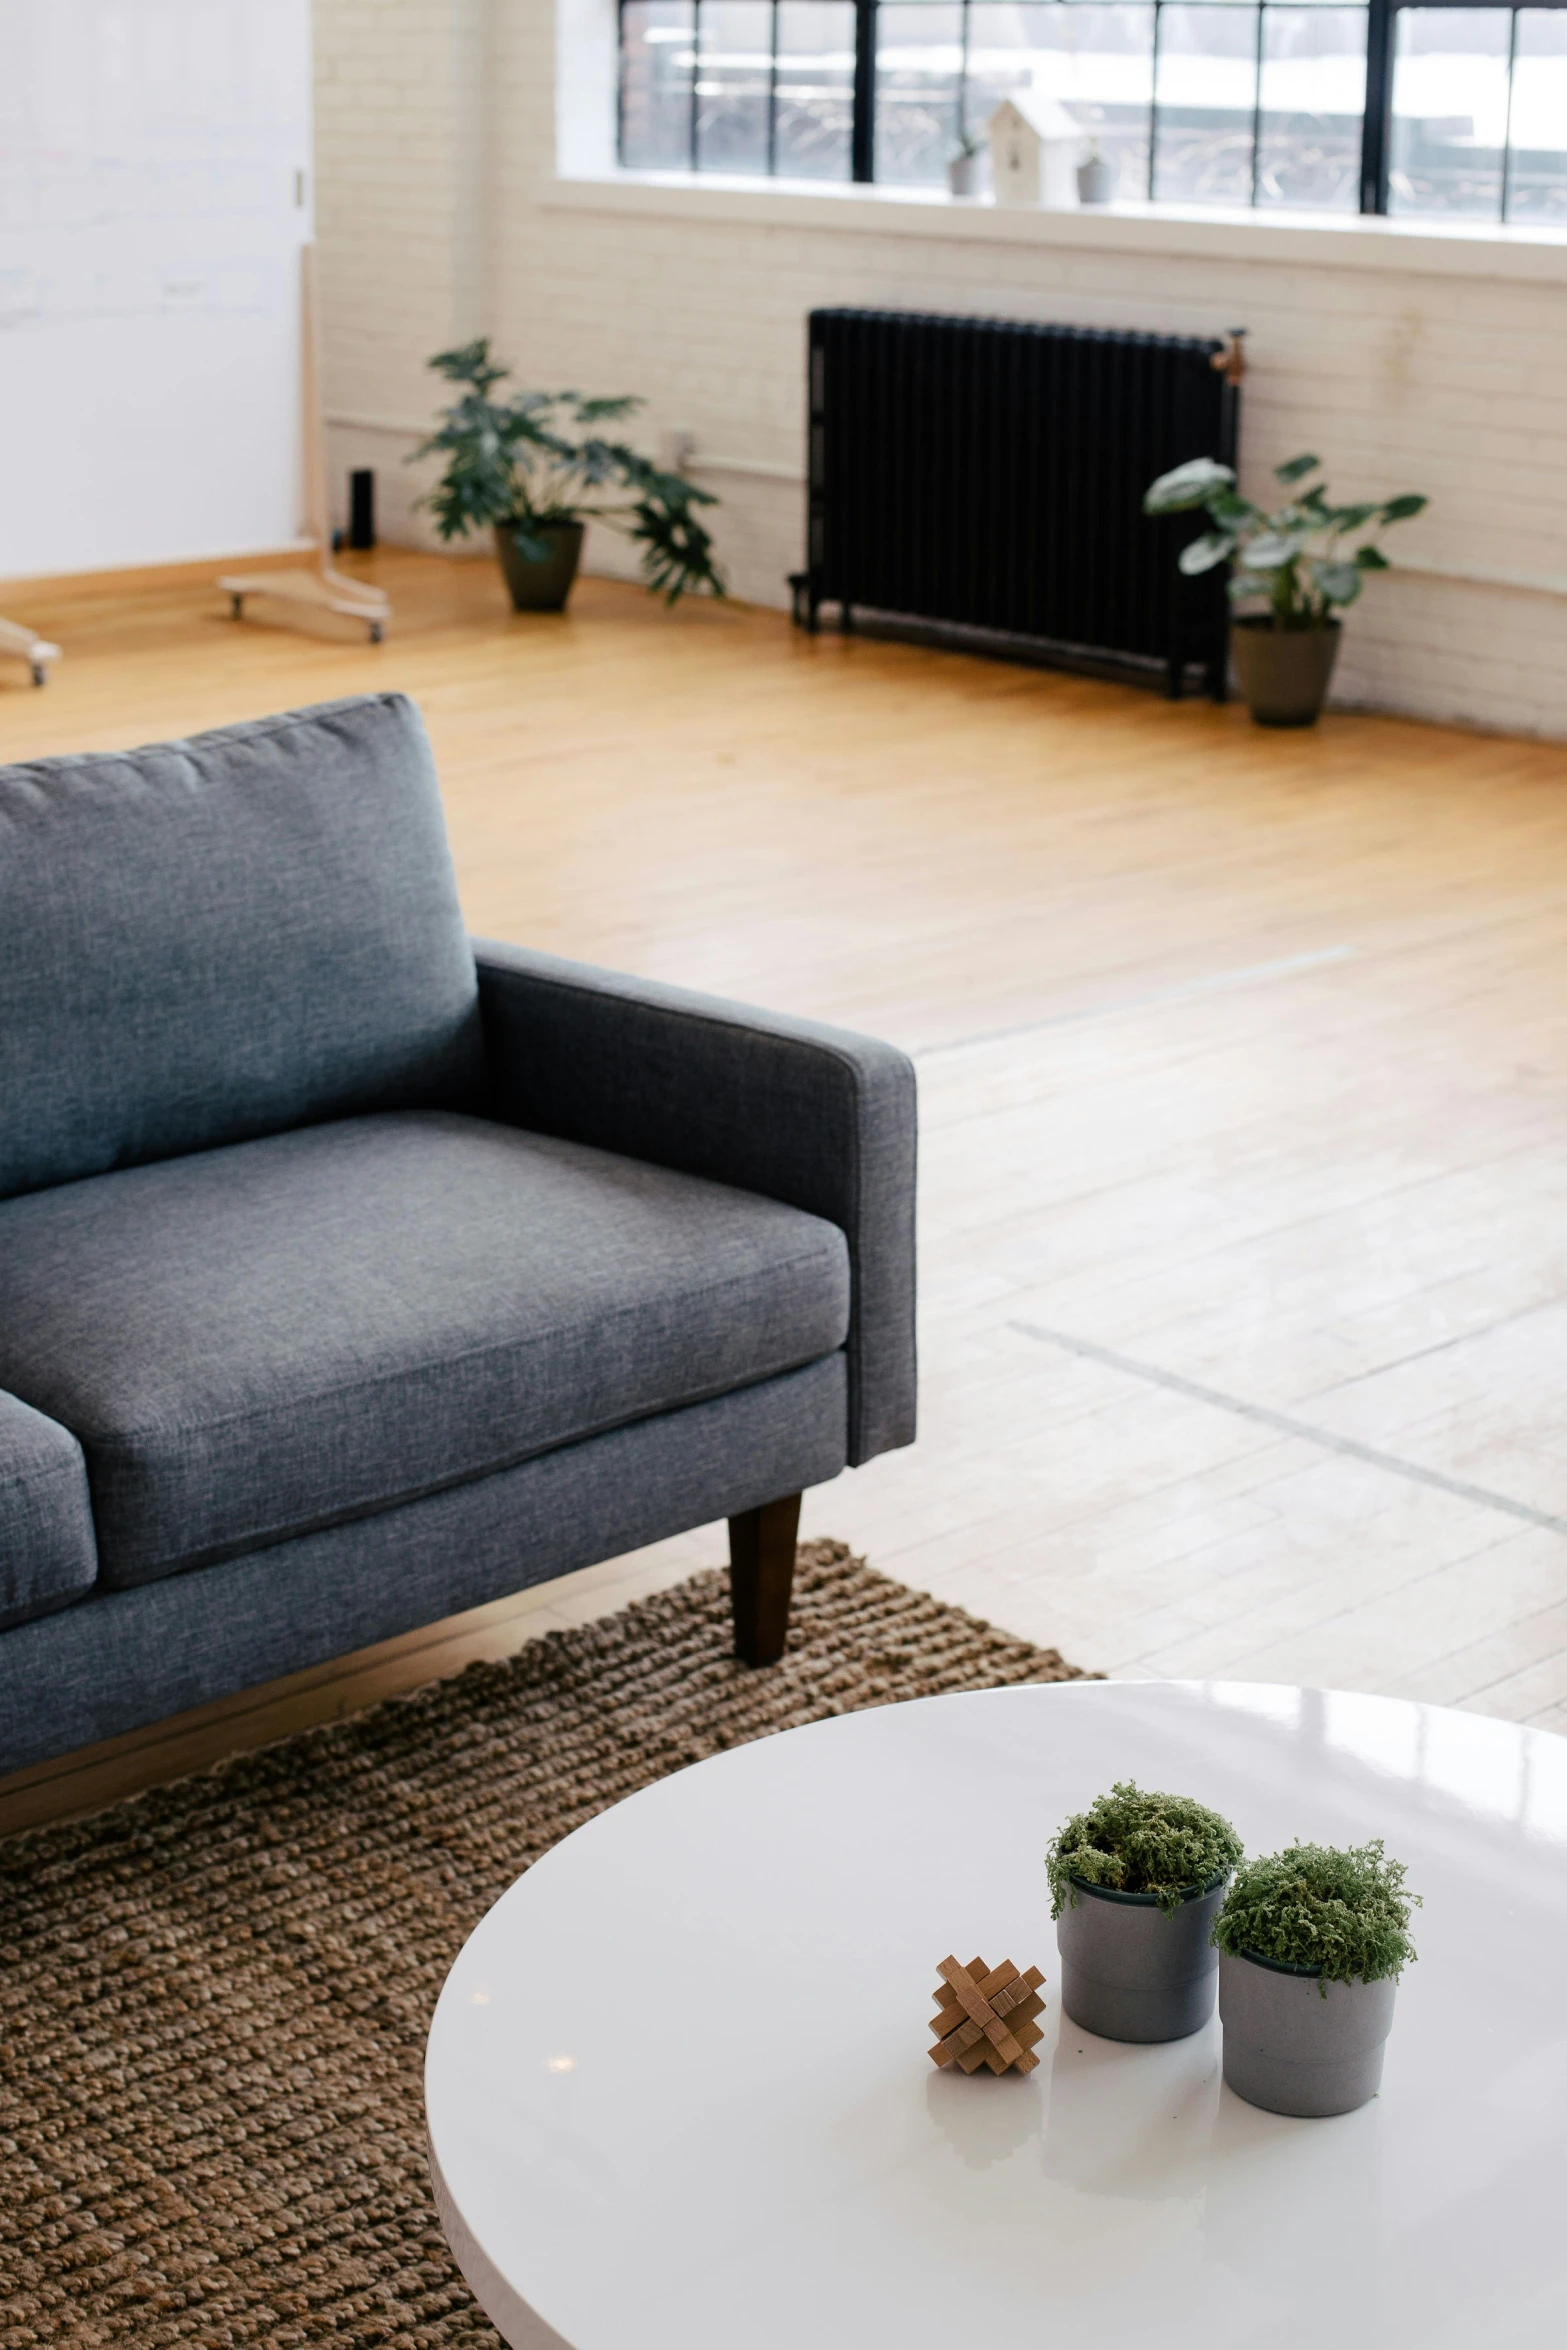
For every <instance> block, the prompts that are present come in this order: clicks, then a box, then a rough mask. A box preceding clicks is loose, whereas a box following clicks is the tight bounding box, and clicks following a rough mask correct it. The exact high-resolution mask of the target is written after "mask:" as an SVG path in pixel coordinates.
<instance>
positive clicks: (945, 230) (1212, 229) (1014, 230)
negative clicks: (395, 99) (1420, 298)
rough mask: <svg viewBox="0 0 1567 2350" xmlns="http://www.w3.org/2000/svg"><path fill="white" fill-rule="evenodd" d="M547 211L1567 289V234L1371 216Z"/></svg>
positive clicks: (906, 195)
mask: <svg viewBox="0 0 1567 2350" xmlns="http://www.w3.org/2000/svg"><path fill="white" fill-rule="evenodd" d="M537 200H538V202H539V204H540V205H541V206H542V207H543V208H544V209H545V210H554V211H567V212H612V213H620V214H626V213H631V214H635V215H638V216H640V217H641V218H643V219H646V220H683V221H700V222H703V223H707V222H714V221H733V222H736V223H739V224H741V225H745V226H750V227H759V228H800V229H853V230H856V231H858V232H859V233H860V234H861V235H864V234H867V233H869V234H872V235H877V236H898V237H941V238H945V239H949V240H952V241H956V242H959V243H968V244H991V245H1032V246H1047V245H1054V246H1058V247H1060V248H1062V249H1063V250H1068V251H1080V252H1081V251H1087V252H1098V253H1156V254H1186V255H1191V256H1196V257H1198V258H1200V259H1210V260H1218V259H1223V260H1228V261H1234V260H1247V261H1271V262H1277V263H1283V264H1286V265H1288V264H1294V265H1296V266H1299V267H1306V268H1321V267H1323V266H1324V265H1326V266H1328V267H1330V268H1331V267H1338V268H1346V267H1347V268H1351V269H1373V270H1384V271H1393V272H1398V273H1403V274H1407V273H1409V272H1411V271H1413V272H1416V273H1419V274H1420V275H1423V276H1431V277H1486V278H1508V279H1516V280H1522V281H1525V282H1531V281H1532V282H1534V283H1536V284H1539V283H1544V284H1553V285H1567V230H1563V229H1548V228H1531V227H1524V226H1521V225H1519V226H1514V227H1508V228H1498V227H1496V226H1494V225H1492V224H1490V223H1488V222H1485V221H1462V220H1387V219H1375V218H1370V217H1367V216H1366V215H1364V214H1361V213H1325V212H1299V213H1282V212H1267V213H1257V212H1251V211H1218V210H1209V209H1206V208H1204V209H1201V210H1199V209H1198V208H1196V207H1195V206H1177V205H1171V204H1158V205H1154V204H1107V205H1095V206H1094V207H1092V208H1091V209H1089V208H1087V207H1085V208H1084V209H1082V210H1072V211H1060V212H1050V211H1045V210H1043V209H1040V210H1033V209H1023V208H1017V209H1014V208H1011V207H1006V206H997V205H995V204H992V203H990V202H988V201H987V200H985V199H976V198H973V197H952V196H948V195H946V194H945V193H944V192H943V191H942V190H941V189H939V188H895V187H879V186H870V187H867V186H864V185H848V184H845V183H842V182H826V181H823V182H815V181H810V180H781V179H780V180H754V179H731V178H728V177H725V176H723V175H721V174H719V173H717V172H712V173H708V172H702V173H695V172H630V171H625V172H611V173H605V174H602V175H599V176H596V177H584V178H565V177H560V176H554V177H550V178H546V179H545V180H544V181H543V183H542V185H541V186H540V188H539V191H538V199H537Z"/></svg>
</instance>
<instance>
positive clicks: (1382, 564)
mask: <svg viewBox="0 0 1567 2350" xmlns="http://www.w3.org/2000/svg"><path fill="white" fill-rule="evenodd" d="M1355 561H1356V562H1357V563H1358V564H1359V566H1360V568H1361V570H1362V571H1391V570H1392V568H1393V566H1392V564H1391V563H1390V562H1389V561H1388V559H1387V557H1386V556H1385V555H1384V554H1383V552H1382V550H1381V548H1380V547H1357V548H1356V549H1355Z"/></svg>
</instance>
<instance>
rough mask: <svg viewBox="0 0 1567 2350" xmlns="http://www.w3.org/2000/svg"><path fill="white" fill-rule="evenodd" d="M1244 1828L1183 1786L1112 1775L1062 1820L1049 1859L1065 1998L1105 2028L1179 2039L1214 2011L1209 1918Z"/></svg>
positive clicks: (1133, 2036) (1075, 2017)
mask: <svg viewBox="0 0 1567 2350" xmlns="http://www.w3.org/2000/svg"><path fill="white" fill-rule="evenodd" d="M1240 1857H1241V1845H1240V1839H1239V1837H1238V1836H1237V1835H1236V1833H1235V1830H1234V1829H1233V1828H1232V1827H1231V1826H1230V1823H1229V1821H1228V1820H1224V1819H1221V1818H1220V1817H1219V1814H1218V1813H1217V1812H1216V1811H1209V1810H1208V1809H1207V1807H1206V1806H1205V1805H1204V1804H1201V1803H1194V1802H1193V1801H1192V1800H1191V1798H1190V1797H1189V1796H1185V1795H1160V1794H1157V1793H1153V1792H1149V1791H1146V1790H1144V1789H1143V1788H1141V1787H1139V1786H1137V1785H1136V1783H1135V1782H1134V1781H1133V1780H1130V1779H1119V1780H1117V1782H1116V1784H1115V1786H1114V1787H1113V1788H1112V1789H1111V1791H1110V1793H1109V1794H1108V1795H1101V1796H1100V1797H1099V1798H1098V1800H1097V1801H1096V1802H1094V1803H1092V1804H1090V1805H1089V1807H1088V1809H1087V1811H1084V1812H1078V1813H1076V1814H1074V1816H1073V1817H1072V1818H1071V1819H1069V1820H1067V1821H1066V1822H1065V1823H1064V1825H1063V1826H1062V1828H1061V1830H1060V1832H1059V1834H1058V1835H1057V1837H1056V1839H1055V1842H1054V1843H1053V1844H1052V1845H1051V1847H1050V1851H1049V1854H1048V1856H1047V1858H1046V1862H1045V1866H1046V1868H1047V1870H1048V1871H1049V1876H1050V1892H1051V1901H1052V1909H1051V1914H1052V1916H1053V1917H1054V1918H1055V1920H1056V1946H1057V1948H1058V1949H1059V1951H1060V1953H1061V2005H1062V2008H1063V2010H1064V2011H1065V2013H1066V2014H1067V2015H1069V2016H1070V2017H1071V2019H1072V2021H1073V2023H1075V2024H1081V2025H1082V2027H1083V2029H1084V2031H1087V2032H1097V2033H1098V2034H1099V2035H1100V2037H1101V2038H1103V2039H1106V2040H1144V2041H1147V2040H1184V2039H1185V2038H1186V2037H1187V2035H1188V2033H1191V2032H1200V2031H1201V2030H1202V2027H1203V2025H1204V2024H1205V2023H1206V2022H1207V2021H1208V2018H1209V2017H1210V2016H1211V2015H1212V2013H1213V1995H1214V1985H1215V1978H1216V1975H1217V1971H1218V1963H1219V1962H1218V1957H1217V1954H1216V1952H1215V1951H1214V1948H1213V1922H1214V1918H1215V1917H1216V1915H1217V1913H1218V1909H1219V1904H1220V1902H1221V1901H1222V1900H1223V1898H1224V1888H1225V1886H1226V1885H1227V1884H1228V1882H1229V1879H1230V1874H1231V1871H1232V1870H1233V1869H1234V1867H1235V1865H1236V1863H1237V1862H1238V1861H1239V1859H1240Z"/></svg>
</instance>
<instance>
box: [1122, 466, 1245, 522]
mask: <svg viewBox="0 0 1567 2350" xmlns="http://www.w3.org/2000/svg"><path fill="white" fill-rule="evenodd" d="M1234 486H1235V471H1234V468H1233V466H1229V465H1220V464H1219V463H1217V461H1216V460H1215V459H1214V458H1212V457H1192V458H1189V459H1188V461H1187V462H1186V464H1184V465H1177V466H1175V467H1174V468H1173V469H1172V471H1170V472H1169V473H1161V474H1160V476H1159V478H1158V480H1157V481H1156V482H1154V483H1153V484H1152V485H1151V486H1150V488H1149V489H1148V492H1147V494H1146V495H1145V497H1144V499H1143V512H1144V513H1145V514H1185V513H1189V512H1190V510H1191V508H1192V507H1193V506H1205V505H1206V504H1207V502H1208V500H1209V499H1210V498H1211V497H1216V496H1218V495H1219V494H1220V493H1221V492H1222V491H1224V490H1229V489H1233V488H1234Z"/></svg>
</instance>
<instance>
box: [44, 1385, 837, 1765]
mask: <svg viewBox="0 0 1567 2350" xmlns="http://www.w3.org/2000/svg"><path fill="white" fill-rule="evenodd" d="M843 1426H844V1361H843V1356H842V1355H841V1354H836V1355H829V1356H828V1357H827V1358H826V1360H825V1361H823V1362H819V1363H813V1364H811V1365H810V1366H809V1367H808V1368H807V1369H805V1370H802V1371H793V1372H790V1373H788V1374H787V1375H786V1376H785V1377H783V1378H780V1379H771V1380H768V1381H766V1382H765V1383H763V1384H762V1385H760V1386H757V1387H745V1388H741V1389H740V1390H739V1391H738V1392H737V1393H735V1394H733V1395H726V1396H722V1397H720V1398H718V1400H717V1401H715V1402H712V1403H702V1404H695V1405H692V1406H691V1407H690V1408H689V1409H688V1410H685V1411H680V1412H672V1413H669V1414H667V1415H665V1416H663V1417H661V1418H659V1419H654V1420H641V1421H638V1422H637V1423H636V1425H635V1426H634V1427H628V1428H621V1429H617V1430H615V1431H614V1433H612V1434H610V1435H607V1436H596V1437H591V1438H590V1439H589V1440H588V1441H587V1442H586V1443H584V1444H574V1445H568V1446H566V1447H565V1448H564V1449H563V1450H561V1451H559V1452H552V1453H547V1454H546V1455H545V1456H544V1457H543V1458H542V1459H541V1460H536V1461H529V1462H527V1463H526V1464H525V1465H524V1466H522V1467H521V1468H515V1469H506V1470H502V1471H501V1472H500V1473H499V1474H498V1475H496V1476H493V1477H486V1478H483V1479H481V1480H480V1481H479V1482H477V1483H474V1484H469V1485H461V1486H457V1487H454V1488H451V1489H449V1490H447V1491H446V1492H444V1493H437V1494H432V1495H429V1496H427V1497H426V1498H425V1499H424V1500H422V1501H415V1502H410V1503H408V1504H407V1505H406V1506H405V1507H404V1508H402V1509H396V1510H387V1511H384V1512H382V1514H381V1515H380V1516H378V1517H374V1518H361V1519H358V1520H357V1521H355V1522H354V1523H353V1524H351V1525H343V1526H335V1527H332V1528H330V1529H329V1530H328V1531H326V1532H324V1533H317V1534H307V1535H305V1536H303V1537H302V1538H301V1539H300V1540H298V1541H295V1542H286V1543H281V1544H279V1545H278V1546H277V1547H276V1548H275V1549H272V1550H264V1551H257V1552H254V1553H252V1554H251V1556H249V1557H248V1558H242V1559H231V1560H229V1561H228V1562H227V1563H226V1564H225V1565H223V1566H216V1567H202V1568H198V1569H197V1570H196V1571H195V1572H194V1573H192V1574H188V1575H177V1576H174V1577H172V1578H171V1579H170V1580H168V1581H166V1582H161V1583H148V1584H143V1585H142V1586H141V1587H140V1588H139V1589H137V1590H134V1591H110V1592H102V1593H99V1594H97V1595H95V1596H94V1597H93V1598H91V1599H87V1600H84V1601H83V1602H82V1603H81V1605H80V1606H78V1607H73V1608H67V1609H66V1610H65V1612H64V1613H63V1614H61V1615H58V1616H52V1617H50V1618H49V1620H48V1621H47V1622H46V1623H41V1624H28V1625H24V1626H23V1627H22V1629H21V1630H20V1631H17V1632H10V1633H7V1634H6V1635H5V1637H4V1638H3V1639H0V1771H12V1770H20V1769H21V1768H22V1767H23V1765H24V1764H27V1763H33V1762H40V1761H42V1760H44V1759H45V1757H47V1756H49V1755H53V1754H64V1753H67V1752H68V1751H69V1750H70V1749H71V1748H72V1747H75V1746H82V1745H85V1744H87V1743H88V1741H90V1740H92V1739H95V1738H108V1737H111V1736H113V1735H115V1734H116V1733H118V1732H120V1731H123V1730H132V1729H135V1728H137V1727H138V1726H139V1725H140V1724H141V1723H143V1722H152V1721H157V1720H159V1719H160V1718H161V1717H162V1716H163V1715H165V1714H169V1713H174V1712H177V1711H179V1710H181V1709H183V1708H184V1707H186V1706H192V1705H201V1704H204V1703H205V1702H206V1701H207V1700H209V1699H211V1698H214V1697H220V1696H223V1695H225V1694H227V1693H228V1692H229V1691H231V1690H234V1689H243V1688H246V1687H248V1686H250V1685H251V1684H253V1683H255V1682H257V1681H265V1680H269V1679H271V1678H273V1677H274V1676H275V1675H277V1674H280V1673H289V1672H296V1671H299V1670H301V1669H302V1668H303V1667H305V1666H306V1665H311V1664H317V1663H321V1662H324V1661H325V1659H326V1658H328V1657H333V1656H339V1655H341V1654H342V1653H343V1652H344V1651H345V1650H347V1649H353V1648H359V1647H363V1646H365V1645H367V1644H368V1643H369V1642H371V1641H374V1640H387V1639H390V1638H391V1637H392V1635H393V1634H394V1633H397V1632H406V1631H409V1630H411V1629H412V1627H413V1626H414V1625H416V1624H423V1623H428V1622H429V1621H430V1620H431V1619H432V1618H436V1617H440V1616H443V1615H448V1614H452V1613H455V1612H456V1611H457V1610H458V1609H461V1608H468V1607H477V1606H479V1605H480V1604H481V1602H483V1601H485V1600H490V1599H499V1598H500V1597H501V1596H502V1595H503V1594H505V1593H507V1592H511V1591H518V1590H521V1589H523V1588H524V1587H525V1586H526V1585H527V1584H530V1583H539V1582H543V1581H545V1580H546V1579H547V1578H548V1577H550V1576H552V1575H561V1574H566V1573H568V1572H569V1571H570V1570H571V1569H572V1568H574V1567H583V1566H588V1565H590V1564H591V1563H592V1562H593V1561H594V1560H595V1559H601V1558H613V1557H615V1556H616V1555H617V1554H618V1553H620V1552H621V1551H626V1550H633V1549H636V1548H637V1547H638V1546H639V1545H641V1544H642V1543H645V1542H656V1541H659V1540H661V1539H662V1538H663V1537H664V1536H666V1535H670V1534H678V1533H681V1532H683V1531H684V1530H685V1529H686V1528H687V1527H690V1526H701V1525H706V1524H708V1523H709V1522H710V1521H711V1520H712V1519H714V1518H723V1517H728V1516H731V1515H733V1514H734V1513H736V1512H738V1511H740V1510H748V1509H754V1508H755V1507H756V1506H757V1505H758V1503H760V1502H764V1501H771V1500H773V1499H774V1498H775V1497H776V1496H777V1495H778V1494H781V1493H796V1492H799V1491H801V1490H802V1489H803V1488H804V1487H805V1486H808V1485H817V1484H822V1483H824V1482H825V1481H826V1480H827V1479H828V1478H830V1477H836V1476H837V1474H838V1472H839V1470H840V1469H841V1468H842V1467H843Z"/></svg>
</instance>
